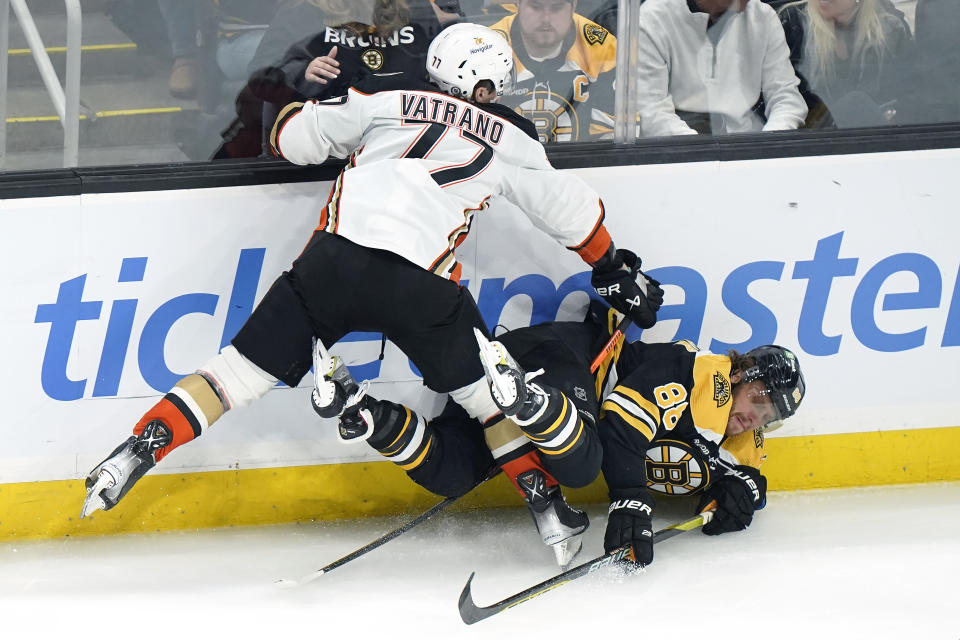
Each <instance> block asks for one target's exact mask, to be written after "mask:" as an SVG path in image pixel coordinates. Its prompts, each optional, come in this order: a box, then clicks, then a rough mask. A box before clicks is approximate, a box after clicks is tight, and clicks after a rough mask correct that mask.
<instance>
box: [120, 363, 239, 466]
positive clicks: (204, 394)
mask: <svg viewBox="0 0 960 640" xmlns="http://www.w3.org/2000/svg"><path fill="white" fill-rule="evenodd" d="M223 412H224V408H223V403H222V402H221V400H220V397H219V396H218V395H217V394H216V392H214V390H213V387H212V386H210V384H209V383H208V382H207V380H206V378H204V377H203V376H201V375H199V374H191V375H189V376H187V377H185V378H183V379H182V380H180V382H178V383H177V384H176V386H174V387H173V389H171V390H170V392H169V393H167V394H166V395H165V396H163V398H161V400H160V402H158V403H157V404H155V405H154V406H153V407H152V408H151V409H150V410H149V411H147V413H146V414H144V416H143V417H142V418H141V419H140V422H138V423H137V425H136V426H135V427H134V428H133V434H134V435H135V436H140V435H141V434H142V433H143V432H144V429H145V428H146V427H147V425H149V424H150V423H151V422H153V421H154V420H159V421H160V422H162V423H163V425H164V426H165V427H166V429H167V430H168V431H169V432H170V433H169V436H170V442H169V444H167V445H164V446H163V447H161V448H159V449H156V450H155V451H154V452H153V459H154V461H155V462H160V460H162V459H163V458H164V457H165V456H166V455H167V454H168V453H170V452H171V451H173V450H174V449H176V448H177V447H179V446H180V445H182V444H185V443H187V442H190V441H191V440H193V439H194V438H196V437H198V436H199V435H200V434H201V433H203V430H204V429H206V428H207V427H209V426H210V425H211V424H213V423H214V422H215V421H216V420H217V419H218V418H219V417H220V416H222V415H223Z"/></svg>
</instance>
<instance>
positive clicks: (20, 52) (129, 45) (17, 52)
mask: <svg viewBox="0 0 960 640" xmlns="http://www.w3.org/2000/svg"><path fill="white" fill-rule="evenodd" d="M136 48H137V44H136V43H135V42H124V43H120V44H85V45H82V46H81V47H80V51H81V52H82V53H90V52H93V51H131V50H136ZM44 51H46V52H47V53H66V52H67V48H66V47H46V48H44ZM31 53H32V50H31V49H7V55H8V56H29V55H30V54H31Z"/></svg>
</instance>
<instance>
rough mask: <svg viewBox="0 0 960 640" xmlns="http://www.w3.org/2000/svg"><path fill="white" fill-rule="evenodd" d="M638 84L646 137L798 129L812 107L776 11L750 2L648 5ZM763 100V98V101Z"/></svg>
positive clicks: (660, 1)
mask: <svg viewBox="0 0 960 640" xmlns="http://www.w3.org/2000/svg"><path fill="white" fill-rule="evenodd" d="M639 15H640V37H639V41H638V50H637V58H638V60H637V74H638V78H637V86H638V89H637V90H638V96H637V98H638V101H639V109H640V122H641V130H642V133H643V135H645V136H666V135H683V134H695V133H742V132H748V131H777V130H784V129H796V128H797V127H799V126H800V125H802V124H803V119H804V118H805V117H806V115H807V107H806V105H805V104H804V103H803V98H802V97H801V96H800V92H799V91H797V85H798V84H799V80H798V79H797V76H796V74H794V72H793V67H792V66H790V57H789V51H788V49H787V44H786V42H785V40H784V37H783V29H782V28H781V27H780V24H779V22H778V21H777V14H776V12H775V11H774V10H773V9H772V8H770V7H769V6H767V5H766V4H764V3H762V2H756V1H754V2H750V1H749V0H647V1H646V2H645V3H644V4H642V5H641V6H640V14H639ZM761 98H762V100H761Z"/></svg>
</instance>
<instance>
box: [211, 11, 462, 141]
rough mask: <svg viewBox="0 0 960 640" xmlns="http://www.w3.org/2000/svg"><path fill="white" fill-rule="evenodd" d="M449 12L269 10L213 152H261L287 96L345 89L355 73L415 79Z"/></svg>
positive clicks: (333, 93) (319, 95) (451, 16)
mask: <svg viewBox="0 0 960 640" xmlns="http://www.w3.org/2000/svg"><path fill="white" fill-rule="evenodd" d="M456 18H457V15H456V14H451V13H447V12H444V11H442V10H440V9H439V8H437V7H436V6H435V5H434V4H433V3H432V2H430V1H429V0H298V1H295V2H291V3H287V4H285V5H284V6H282V7H281V8H280V9H278V10H277V13H276V15H275V16H274V19H273V21H271V23H270V27H269V28H268V29H267V32H266V34H264V36H263V39H262V40H261V41H260V46H259V47H258V49H257V52H256V54H254V57H253V60H252V61H251V63H250V67H251V69H254V70H253V71H252V72H251V75H250V79H249V81H248V82H247V85H246V87H244V88H243V90H242V91H241V92H240V95H239V96H238V97H237V101H236V102H237V114H238V117H237V118H236V120H234V122H233V123H231V125H230V126H229V127H228V128H227V129H226V130H225V131H224V132H223V140H224V143H223V144H222V145H221V147H220V149H218V150H217V151H216V152H215V153H214V154H213V158H215V159H216V158H242V157H256V156H259V155H266V153H265V149H266V146H265V145H266V135H267V134H268V133H269V131H270V129H271V127H272V126H273V120H274V118H275V117H276V114H277V113H278V112H279V110H280V109H281V108H283V106H285V105H286V104H288V103H290V102H298V101H300V102H302V101H305V100H309V99H318V100H323V99H326V98H332V97H337V96H342V95H345V94H346V92H347V88H348V87H350V86H351V85H352V84H353V83H355V82H356V81H357V80H358V79H359V78H360V77H361V76H362V75H363V74H370V73H372V74H374V75H383V76H389V77H390V78H391V86H396V84H397V82H398V78H397V76H398V74H402V75H404V76H408V77H410V78H411V79H413V80H418V81H419V80H422V76H423V75H424V73H425V72H424V68H425V64H426V52H427V46H428V45H429V43H430V40H432V39H433V37H434V36H435V35H436V34H437V33H439V31H440V29H441V28H442V24H441V20H442V21H443V22H444V23H447V22H450V21H452V20H455V19H456Z"/></svg>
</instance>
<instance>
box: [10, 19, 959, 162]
mask: <svg viewBox="0 0 960 640" xmlns="http://www.w3.org/2000/svg"><path fill="white" fill-rule="evenodd" d="M28 6H29V7H30V9H31V11H32V12H33V18H34V21H35V22H36V25H37V28H38V30H39V33H40V35H41V37H42V39H43V41H44V45H45V46H46V47H47V49H48V53H49V56H50V59H51V61H52V63H53V66H54V68H55V69H56V71H57V73H58V75H59V78H60V81H61V84H63V83H64V82H65V77H64V72H65V69H64V67H65V65H64V59H65V55H64V52H63V46H64V45H65V44H66V43H65V41H64V40H65V39H64V33H65V28H64V27H65V12H64V8H63V4H62V2H61V3H58V2H56V1H48V2H30V3H28ZM82 8H83V37H82V40H83V57H82V79H81V80H82V82H81V103H82V104H81V118H82V120H81V123H80V164H81V165H82V166H93V165H125V164H153V163H167V162H183V161H188V160H193V161H206V160H209V159H211V158H240V157H260V156H262V155H263V150H264V146H263V142H264V139H265V138H266V137H267V136H268V134H269V130H270V128H271V126H272V124H273V118H274V115H275V113H276V112H277V110H278V109H279V108H282V106H283V105H284V104H286V102H288V101H290V100H303V99H307V98H324V97H330V96H336V95H342V93H343V92H344V91H345V88H346V86H347V85H348V84H349V82H350V81H351V78H354V77H356V74H357V73H360V72H361V71H365V72H369V73H394V72H398V71H399V72H401V73H416V74H422V71H423V56H424V54H425V52H426V48H427V46H428V44H429V40H430V39H431V38H432V37H434V36H435V35H436V33H437V32H438V30H439V29H440V28H442V27H443V26H445V25H447V24H449V23H451V22H452V21H456V20H466V21H470V22H477V23H480V24H483V25H486V26H495V27H496V28H498V29H500V30H502V31H503V32H504V33H505V34H506V35H507V37H508V38H509V39H510V40H511V42H512V44H513V46H514V47H515V48H516V50H517V51H516V61H517V73H516V81H515V82H514V83H513V86H512V87H511V88H510V89H509V91H508V93H507V94H506V95H505V96H504V102H505V103H506V104H508V105H509V106H511V107H513V108H515V109H517V110H518V111H520V112H521V113H523V114H524V115H526V116H527V117H529V118H530V119H531V120H533V121H534V123H535V124H536V126H537V128H538V130H539V131H540V134H541V139H542V140H544V141H545V142H547V143H554V142H566V141H584V140H604V139H609V138H610V131H611V128H612V125H613V112H614V81H613V78H614V75H615V73H616V72H617V69H616V67H615V62H616V50H617V47H618V40H617V37H619V45H620V46H623V47H627V50H628V51H631V50H632V45H633V44H634V43H636V44H637V45H638V48H637V52H638V55H639V56H640V58H641V59H640V60H639V61H637V62H636V63H634V61H632V60H631V64H630V69H628V70H627V73H629V74H633V77H632V78H631V80H636V83H633V82H631V85H630V86H639V87H640V90H639V91H637V92H636V93H631V97H634V96H635V97H636V98H637V99H638V101H639V109H640V111H641V113H640V114H639V115H640V116H642V118H641V120H640V123H641V125H642V130H641V133H642V134H643V135H645V136H654V135H658V136H659V135H673V134H683V133H701V134H723V133H731V132H740V131H761V130H770V129H791V128H796V127H804V126H806V127H811V128H818V129H831V128H833V127H855V126H878V125H881V126H889V125H901V124H913V123H932V122H958V121H960V47H958V46H957V44H956V43H957V34H958V33H960V0H859V1H858V0H815V1H814V0H799V1H798V0H748V1H746V2H744V1H743V0H737V2H734V0H646V1H645V2H643V3H642V5H640V12H641V16H642V17H641V20H640V28H639V29H636V28H634V31H635V32H633V33H629V34H619V33H617V32H616V29H617V17H618V11H619V3H618V1H617V0H576V2H574V0H519V2H512V3H501V2H497V1H495V0H432V1H431V0H84V2H83V7H82ZM774 11H775V12H774ZM781 39H782V41H781ZM334 47H336V49H335V50H334ZM311 65H312V66H311ZM335 72H336V73H335ZM326 74H334V76H335V77H330V76H328V75H326ZM795 82H799V84H798V85H796V86H794V84H795ZM4 89H5V90H6V98H7V105H8V111H7V123H6V127H7V145H6V155H5V157H4V158H3V162H4V164H3V166H2V167H0V170H6V171H16V170H21V169H39V168H55V167H60V166H62V159H63V128H62V127H61V124H60V122H59V119H58V117H57V115H56V110H55V109H54V107H53V104H52V102H51V100H50V98H49V97H48V95H47V91H46V89H45V88H44V85H43V82H42V81H41V78H40V74H39V72H38V70H37V66H36V63H35V62H34V60H33V57H32V56H31V52H30V51H29V45H28V43H27V41H26V38H25V36H24V35H23V30H22V27H21V25H20V24H19V21H18V19H17V18H16V17H15V16H12V17H11V21H10V44H9V80H8V85H7V87H5V88H4ZM798 92H799V95H801V96H802V99H801V100H798V98H797V95H798ZM805 110H808V111H809V113H808V114H805V113H804V111H805ZM825 135H829V133H826V134H825ZM663 144H670V141H669V140H663Z"/></svg>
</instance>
